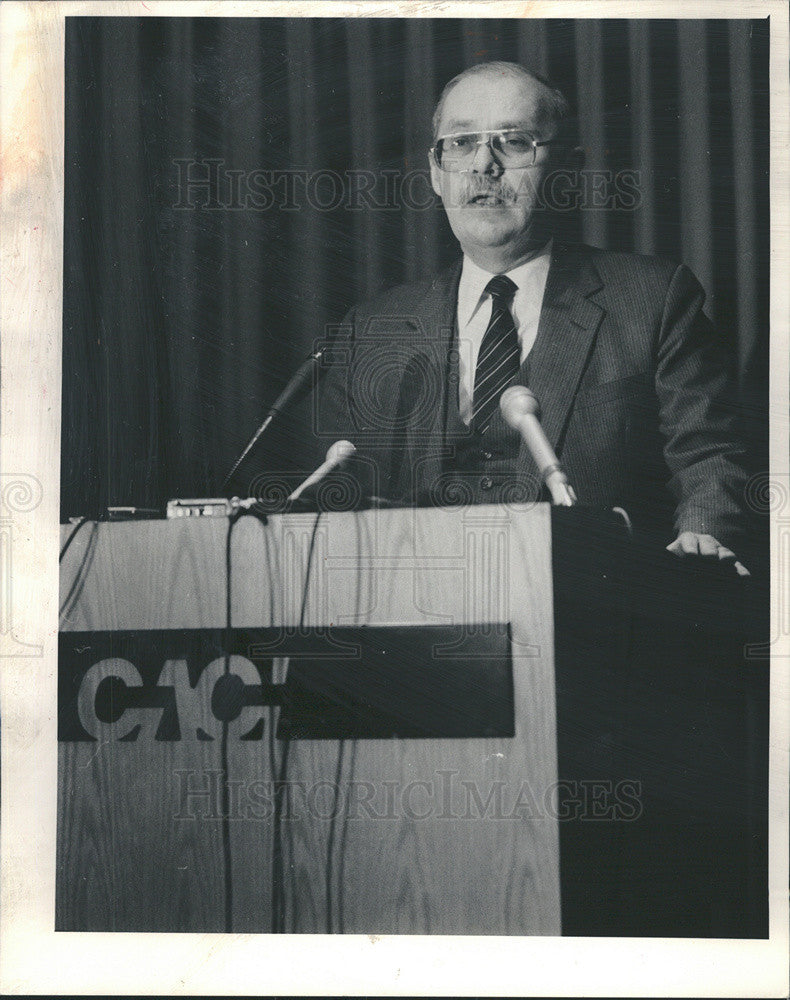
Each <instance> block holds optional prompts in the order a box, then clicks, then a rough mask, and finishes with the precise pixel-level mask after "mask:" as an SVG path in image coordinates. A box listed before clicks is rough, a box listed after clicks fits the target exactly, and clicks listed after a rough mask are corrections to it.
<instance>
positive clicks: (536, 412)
mask: <svg viewBox="0 0 790 1000" xmlns="http://www.w3.org/2000/svg"><path fill="white" fill-rule="evenodd" d="M499 409H500V410H501V412H502V416H503V417H504V418H505V423H506V424H508V425H509V426H510V427H513V428H514V429H516V430H518V426H519V424H520V422H521V421H522V420H523V418H524V417H527V416H533V417H537V418H539V417H540V403H538V400H537V398H536V396H535V393H534V392H530V390H529V389H528V388H527V387H526V386H525V385H511V386H510V388H509V389H505V391H504V392H503V393H502V395H501V396H500V397H499Z"/></svg>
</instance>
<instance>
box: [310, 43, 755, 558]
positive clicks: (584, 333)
mask: <svg viewBox="0 0 790 1000" xmlns="http://www.w3.org/2000/svg"><path fill="white" fill-rule="evenodd" d="M575 152H578V150H577V151H575ZM575 152H574V150H573V143H572V141H571V137H570V114H569V107H568V103H567V101H566V99H565V97H564V96H563V95H562V93H561V92H560V91H558V90H556V89H554V88H553V87H552V86H551V85H550V84H549V83H548V82H546V81H545V80H543V79H542V78H540V77H538V76H536V75H535V74H533V73H531V72H529V71H528V70H526V69H524V68H522V67H521V66H519V65H517V64H514V63H505V62H491V63H485V64H480V65H475V66H473V67H471V68H469V69H467V70H465V71H464V72H463V73H461V74H460V75H458V76H457V77H455V78H454V79H453V80H451V81H450V82H449V83H448V84H447V86H446V87H445V88H444V91H443V92H442V94H441V97H440V99H439V102H438V105H437V108H436V111H435V114H434V120H433V145H432V148H431V150H430V152H429V157H430V171H431V181H432V185H433V188H434V190H435V192H436V194H437V195H438V196H439V197H440V198H441V200H442V203H443V207H444V210H445V212H446V214H447V218H448V220H449V223H450V226H451V228H452V231H453V233H454V235H455V237H456V238H457V240H458V242H459V244H460V247H461V250H462V252H463V259H462V260H460V261H458V262H457V263H456V264H455V265H453V266H452V267H450V268H449V269H448V270H446V271H445V272H444V273H442V274H439V275H438V276H431V277H429V278H427V279H426V280H425V281H423V282H420V283H417V284H409V285H403V286H400V287H397V288H394V289H392V290H390V291H388V292H386V293H384V294H382V295H380V296H379V297H377V298H375V299H373V300H372V301H369V302H366V303H364V304H362V305H359V306H357V307H356V308H354V309H352V310H351V311H350V312H349V314H348V315H347V317H346V319H345V321H344V324H343V326H342V329H341V332H340V335H339V337H338V340H337V341H336V342H335V348H336V349H335V350H333V351H331V352H330V354H331V355H332V357H331V363H330V364H329V366H328V371H326V372H325V378H324V379H323V383H322V388H321V392H320V394H319V396H318V398H317V400H316V403H315V406H316V413H315V414H314V423H313V426H314V427H315V428H316V429H317V435H318V439H319V441H320V442H321V444H322V448H323V450H326V448H327V446H328V445H329V444H331V443H332V442H333V441H337V440H338V439H341V438H345V439H348V440H349V441H351V442H353V444H354V445H355V447H356V448H357V454H358V461H357V463H356V464H357V468H358V469H363V470H366V473H365V474H366V475H367V476H368V482H367V485H368V487H369V488H370V490H371V492H372V493H375V494H377V495H379V496H382V497H385V498H387V499H389V500H393V501H396V502H409V503H414V502H417V503H425V504H430V505H434V504H439V505H442V504H447V503H449V502H458V500H459V499H460V500H461V502H463V503H501V502H509V501H513V500H519V501H526V502H530V501H533V500H537V499H539V498H541V488H542V484H541V481H540V476H539V474H538V471H539V470H538V468H537V466H536V465H535V462H534V460H533V458H532V456H531V453H530V449H529V448H528V447H527V445H526V444H525V442H524V441H523V440H522V439H521V436H520V435H519V433H518V432H517V431H516V430H514V429H513V428H512V427H511V426H508V424H507V422H506V420H505V419H504V418H503V414H502V413H501V412H500V406H499V402H500V397H501V395H502V392H503V391H504V390H505V389H506V388H507V387H508V386H511V385H521V386H525V387H528V388H529V389H530V391H531V392H532V393H533V394H534V396H535V397H536V399H537V402H538V403H539V406H540V412H541V422H542V427H543V430H544V431H545V434H546V437H547V438H548V441H549V444H550V445H551V446H553V448H554V449H555V450H556V453H557V455H558V456H559V459H560V461H561V462H562V464H563V466H564V469H565V471H566V473H567V476H568V479H569V482H570V483H571V484H572V487H573V489H574V490H575V493H576V495H577V497H578V501H579V502H580V503H582V504H586V505H594V506H603V507H615V506H616V507H621V508H623V509H624V510H625V511H627V512H628V514H629V515H630V517H631V519H632V521H633V524H634V527H635V528H637V529H640V530H641V531H643V532H645V533H647V534H649V535H650V536H651V538H652V539H653V540H654V541H655V542H657V543H660V544H661V545H662V546H666V547H667V548H668V549H669V550H670V551H671V552H673V553H675V554H676V555H678V556H680V557H684V558H685V557H702V558H704V559H706V560H710V561H714V560H721V561H725V562H729V563H733V564H734V565H735V568H736V570H737V571H738V572H739V573H740V574H745V573H746V572H747V570H746V569H745V568H744V567H743V566H742V565H741V563H740V562H738V560H737V557H736V555H735V553H739V552H740V551H741V549H740V542H741V537H742V532H743V525H742V509H741V507H742V497H743V488H744V484H745V479H746V473H745V456H744V449H743V447H742V445H741V444H740V443H739V440H738V435H737V431H736V426H735V424H736V410H735V401H734V399H731V398H730V397H729V396H728V390H727V378H726V362H725V358H724V357H723V354H722V344H721V341H720V340H719V338H718V337H717V335H716V333H715V331H714V330H713V328H712V326H711V324H710V322H709V320H708V319H707V317H706V316H705V315H704V313H703V303H704V298H705V295H704V292H703V290H702V288H701V286H700V285H699V283H698V282H697V280H696V279H695V277H694V276H693V274H692V273H691V272H690V271H689V269H688V268H687V267H685V266H683V265H679V266H678V265H677V264H675V263H673V262H671V261H668V260H665V259H660V258H655V257H647V256H641V255H636V254H626V253H616V252H611V251H604V250H599V249H595V248H592V247H589V246H571V245H566V244H564V243H563V242H562V241H561V240H560V239H558V238H557V236H556V233H555V222H556V220H557V217H558V214H559V209H561V208H562V207H563V205H565V206H567V204H568V202H567V196H568V194H567V183H568V182H571V183H572V182H573V177H574V174H573V170H572V167H573V156H574V155H575ZM563 182H564V183H565V184H566V189H565V190H564V193H563V194H562V195H561V194H560V192H561V191H563V187H562V185H563ZM563 199H564V200H563ZM544 498H545V496H544Z"/></svg>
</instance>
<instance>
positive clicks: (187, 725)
mask: <svg viewBox="0 0 790 1000" xmlns="http://www.w3.org/2000/svg"><path fill="white" fill-rule="evenodd" d="M249 688H253V689H255V688H257V689H258V690H259V691H260V689H261V678H260V675H259V673H258V670H257V668H256V667H255V665H254V664H253V663H252V662H251V661H250V660H248V659H246V658H245V657H243V656H238V655H235V654H231V655H229V656H227V657H224V656H223V657H221V658H217V659H214V660H212V661H211V662H210V663H208V664H207V665H206V667H205V668H204V669H203V670H202V671H201V673H200V676H199V677H198V680H197V683H196V684H194V685H193V684H192V683H191V681H190V677H189V667H188V664H187V661H186V660H183V659H182V660H166V661H165V663H164V665H163V667H162V670H161V672H160V674H159V677H158V678H157V680H156V684H155V685H154V686H153V690H152V689H151V688H148V689H146V685H145V684H144V681H143V677H142V675H141V673H140V671H139V670H138V669H137V668H136V667H135V666H134V664H133V663H131V662H130V661H129V660H126V659H121V658H119V657H108V658H107V659H103V660H100V661H99V662H98V663H94V664H93V665H92V666H91V667H89V668H88V670H87V671H86V673H85V675H84V677H83V678H82V681H81V683H80V686H79V692H78V695H77V714H78V717H79V722H80V725H81V727H82V729H83V730H84V731H85V732H86V733H87V734H88V736H90V737H93V739H96V740H100V741H103V742H105V741H114V740H126V741H131V740H137V739H139V738H140V737H143V738H152V739H160V740H162V739H185V740H214V739H218V738H219V737H220V736H221V735H222V727H223V723H226V724H227V727H228V729H227V732H228V736H229V737H230V738H236V739H245V738H247V739H251V738H254V737H253V731H254V730H255V729H256V727H257V728H258V729H259V730H260V729H261V728H262V725H263V711H262V709H261V708H260V707H257V706H252V705H246V704H244V700H245V695H246V694H247V689H249ZM146 696H147V697H146Z"/></svg>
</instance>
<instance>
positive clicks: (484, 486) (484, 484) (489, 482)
mask: <svg viewBox="0 0 790 1000" xmlns="http://www.w3.org/2000/svg"><path fill="white" fill-rule="evenodd" d="M493 485H494V480H493V479H492V478H491V476H483V478H482V479H481V480H480V489H481V490H490V489H491V487H492V486H493Z"/></svg>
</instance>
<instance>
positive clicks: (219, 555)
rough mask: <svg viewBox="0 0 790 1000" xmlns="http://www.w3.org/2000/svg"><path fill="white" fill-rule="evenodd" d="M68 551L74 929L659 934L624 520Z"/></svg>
mask: <svg viewBox="0 0 790 1000" xmlns="http://www.w3.org/2000/svg"><path fill="white" fill-rule="evenodd" d="M62 531H63V534H62V544H63V545H66V544H67V543H68V544H67V548H66V550H65V552H64V555H63V558H62V563H61V594H62V596H61V604H62V619H61V626H60V627H61V634H60V662H59V740H60V742H59V760H58V768H59V795H58V867H57V871H58V876H57V902H56V926H57V928H58V929H61V930H96V931H105V930H119V931H194V932H215V931H233V932H266V933H268V932H272V931H274V932H283V933H296V932H303V933H368V934H428V933H436V934H519V935H536V934H543V935H557V934H561V933H585V934H595V933H628V932H629V929H630V928H636V931H635V932H636V933H644V931H643V930H641V929H640V928H641V927H642V926H643V924H645V922H648V923H649V919H650V918H649V913H648V910H649V909H650V906H651V903H650V890H645V889H644V887H641V888H640V889H639V892H640V893H641V895H637V896H633V895H632V896H629V892H633V889H632V888H629V886H630V887H633V885H634V884H635V882H634V877H633V871H632V870H631V869H630V868H629V866H631V865H632V864H633V858H639V857H641V855H640V853H639V852H640V850H642V852H643V854H644V846H642V847H641V848H640V846H639V845H640V844H643V839H644V829H645V827H644V822H645V820H644V801H645V799H644V796H645V795H646V796H647V801H650V795H651V791H650V789H649V788H648V789H645V788H644V785H643V782H642V781H641V780H640V779H641V777H642V772H641V771H640V767H639V766H637V767H636V768H635V765H634V762H635V760H638V758H635V757H634V754H633V753H632V752H631V751H632V750H633V748H634V746H638V745H639V740H640V739H641V738H642V735H643V734H644V723H643V721H639V720H635V717H634V715H633V712H632V709H633V707H634V704H637V705H638V707H639V711H640V712H641V716H640V718H641V719H642V720H643V719H644V717H645V716H647V717H648V718H649V717H650V711H651V709H650V706H649V705H647V706H646V705H645V699H644V697H643V696H644V692H645V690H646V688H645V686H644V685H643V686H642V687H639V689H638V691H637V694H636V696H634V688H633V683H632V684H631V685H630V687H629V683H628V677H629V676H631V675H630V673H629V672H630V671H631V670H632V668H633V665H632V663H631V661H630V657H631V656H632V654H633V650H634V634H633V620H634V618H633V608H632V606H631V598H632V595H633V586H632V583H633V579H632V577H631V576H629V574H630V572H631V570H630V569H629V567H630V566H631V562H630V560H631V558H632V551H631V550H632V545H631V542H630V541H629V539H628V535H627V531H626V529H625V526H624V524H623V522H622V520H621V519H620V518H619V517H618V515H616V514H612V513H605V512H591V511H582V510H579V509H574V510H564V511H557V510H556V509H555V510H552V509H550V508H549V507H548V506H546V505H543V504H541V505H538V506H536V507H534V508H531V509H522V508H518V507H514V508H507V507H466V508H454V509H417V510H411V509H409V510H371V511H365V512H360V513H333V514H322V515H315V514H280V515H276V516H270V517H269V518H268V519H266V520H264V519H260V518H257V517H254V516H251V515H246V516H242V517H240V518H238V519H237V520H235V521H233V520H229V519H226V518H215V517H205V518H175V519H172V520H157V521H142V522H121V523H86V524H83V525H82V526H80V527H79V528H77V529H76V533H75V528H74V526H69V525H67V526H64V527H63V529H62ZM72 535H73V537H72ZM560 579H561V581H562V582H561V584H560V583H559V582H558V581H560ZM404 637H406V638H405V639H404ZM404 643H405V645H404ZM636 645H637V646H638V643H637V644H636ZM371 664H372V666H371ZM636 676H637V677H638V676H639V674H638V672H637V674H636ZM299 678H301V680H299V684H297V683H296V682H297V680H298V679H299ZM651 683H652V681H651ZM311 684H317V685H318V689H320V690H315V689H312V688H311V687H310V685H311ZM294 685H296V687H295V686H294ZM305 685H306V687H305ZM629 691H630V694H629ZM702 697H703V698H706V699H709V698H710V691H709V689H708V688H707V687H705V692H704V695H703V696H702ZM311 698H313V699H314V704H312V707H311V704H310V699H311ZM629 699H630V700H629ZM648 700H649V699H648ZM300 712H301V714H299V713H300ZM305 712H306V714H305ZM311 713H312V714H311ZM708 714H710V713H708ZM349 720H350V721H349ZM360 720H361V721H360ZM382 720H383V721H382ZM731 721H732V720H731V716H727V717H726V718H725V719H724V720H723V722H722V727H724V728H725V729H727V730H728V731H731V729H732V726H731ZM465 725H467V726H468V729H469V732H468V733H467V732H465V730H464V726H465ZM349 726H350V727H351V728H348V727H349ZM322 727H323V728H322ZM344 727H345V728H344ZM634 741H636V742H634ZM727 759H729V757H728V758H727ZM719 763H720V762H719V761H718V759H717V763H716V764H715V767H718V766H719ZM648 770H649V768H648ZM736 770H738V767H737V766H736ZM751 773H752V772H750V774H751ZM729 777H731V775H729ZM737 777H738V780H741V778H743V780H744V781H745V780H746V778H745V777H743V775H742V774H741V771H738V775H737ZM727 778H728V776H727V775H725V780H727ZM655 786H656V787H662V786H661V781H660V779H658V780H657V781H656V782H655ZM681 797H682V796H681ZM675 799H677V796H675ZM673 801H674V800H673ZM680 815H681V820H682V821H683V822H685V819H684V818H683V810H682V807H681V809H680ZM714 819H715V817H714ZM649 821H650V817H649V816H648V817H647V822H649ZM640 823H642V825H641V826H640ZM673 829H674V828H673ZM744 836H746V837H752V838H753V837H754V836H755V833H754V824H753V823H752V825H751V826H750V827H749V829H748V831H747V833H746V834H744ZM640 838H641V839H640ZM678 842H679V841H678ZM665 843H674V841H672V840H671V838H670V840H668V841H667V840H665ZM629 845H631V846H634V845H635V851H636V853H635V854H631V853H630V847H629ZM651 850H652V848H651ZM747 853H748V851H747ZM645 856H646V855H645ZM754 856H755V855H754V852H752V854H749V857H748V858H747V861H745V862H744V864H745V865H746V867H747V868H748V867H749V865H751V868H749V872H750V873H751V874H750V875H749V878H751V882H749V885H750V886H752V885H758V886H759V885H760V884H761V882H760V871H757V872H755V868H754V865H755V862H754ZM758 867H759V865H758ZM681 868H682V866H681ZM646 877H647V876H646ZM744 877H746V876H744ZM730 881H731V880H730ZM637 882H638V880H637ZM659 890H660V891H662V892H663V891H664V890H663V889H662V888H661V887H659ZM692 891H694V890H692V889H689V892H692ZM714 897H715V893H714ZM713 905H714V906H715V898H714V903H713ZM755 906H756V910H755V912H757V917H755V918H754V919H752V921H751V923H749V924H748V927H747V928H746V930H744V931H743V932H742V933H743V935H744V936H746V935H749V934H755V933H757V932H756V931H755V930H754V928H755V927H759V926H762V925H761V924H760V920H761V919H762V917H761V914H762V912H763V911H762V909H761V906H760V904H759V900H758V903H757V904H755ZM755 906H753V909H754V908H755ZM643 907H644V913H643V914H642V917H641V918H638V917H637V916H636V915H635V914H636V911H639V912H640V913H641V911H642V908H643ZM705 912H706V913H707V912H708V911H707V910H706V911H705ZM596 913H597V914H598V917H596ZM640 919H641V920H642V923H641V924H640ZM695 919H696V918H695ZM698 924H699V920H697V923H694V922H693V921H692V925H689V926H690V928H691V929H688V928H687V926H686V925H683V924H681V925H679V928H680V929H679V931H678V933H711V931H710V930H706V929H703V930H702V931H700V929H699V926H698ZM650 926H652V925H650ZM656 926H657V927H658V929H657V930H656V933H666V932H667V931H666V928H665V927H662V926H661V924H660V923H659V924H657V925H656ZM706 926H707V925H706ZM648 932H649V931H648Z"/></svg>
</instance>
